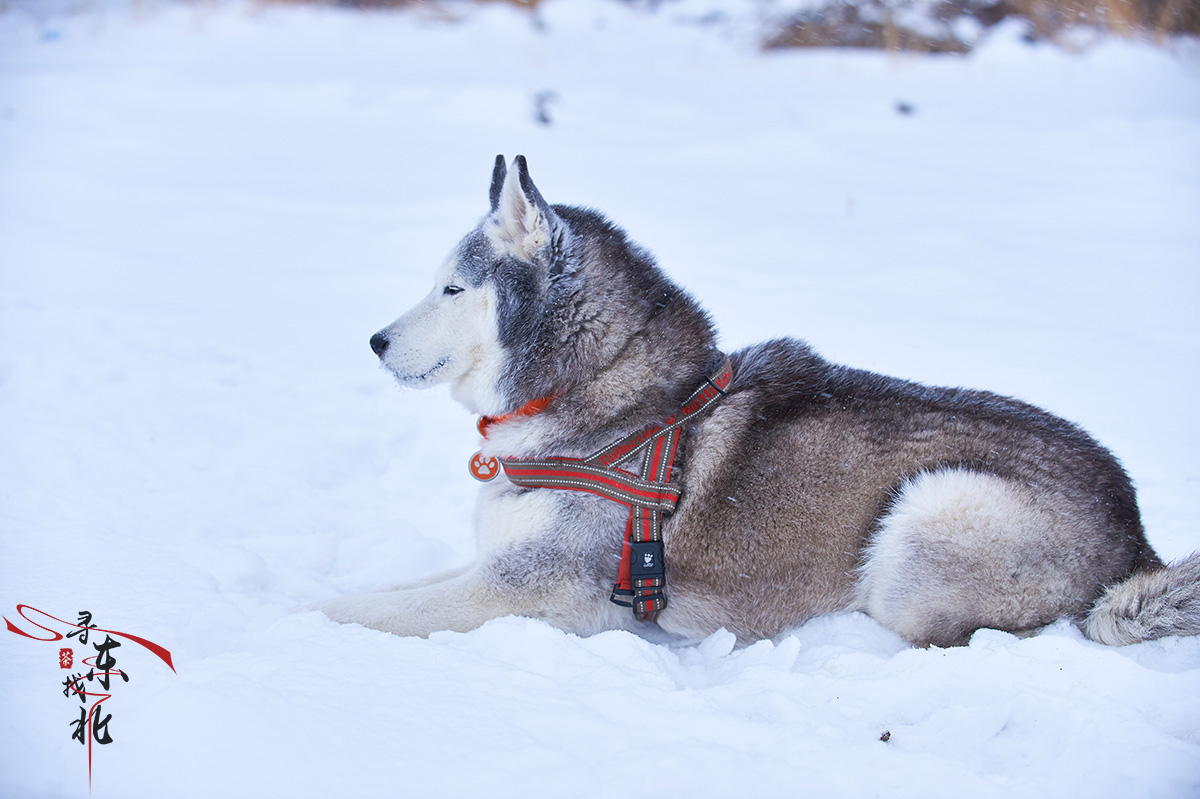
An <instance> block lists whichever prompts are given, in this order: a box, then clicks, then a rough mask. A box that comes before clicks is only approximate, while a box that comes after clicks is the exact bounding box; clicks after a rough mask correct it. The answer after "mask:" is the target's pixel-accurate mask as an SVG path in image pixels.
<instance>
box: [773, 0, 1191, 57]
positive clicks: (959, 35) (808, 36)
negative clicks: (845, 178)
mask: <svg viewBox="0 0 1200 799" xmlns="http://www.w3.org/2000/svg"><path fill="white" fill-rule="evenodd" d="M1005 20H1015V21H1016V22H1018V24H1021V25H1024V26H1025V28H1026V32H1025V36H1026V38H1027V39H1028V40H1030V41H1047V42H1064V41H1066V40H1067V39H1068V38H1069V37H1070V36H1071V35H1072V33H1074V32H1078V31H1080V30H1081V29H1082V30H1087V31H1092V32H1096V33H1109V34H1114V35H1118V36H1127V37H1128V36H1140V37H1144V38H1150V39H1153V40H1155V41H1160V42H1161V41H1164V40H1165V39H1166V38H1167V37H1168V36H1171V35H1176V34H1187V35H1193V36H1195V35H1200V0H1086V1H1084V0H827V2H825V3H822V4H819V5H815V6H813V7H812V8H810V9H807V10H804V11H800V12H797V13H794V14H791V15H788V16H786V17H784V18H783V19H780V20H778V22H777V24H776V25H775V26H774V29H773V30H772V31H771V32H770V33H769V34H768V35H767V37H766V39H765V41H764V43H763V46H764V47H765V48H766V49H769V50H771V49H780V48H788V47H868V48H876V49H887V50H902V51H916V52H928V53H965V52H969V51H970V50H971V48H972V47H973V46H974V45H975V43H976V42H977V41H978V40H979V38H980V37H981V36H982V35H983V33H985V32H986V31H987V30H988V29H989V28H992V27H993V26H995V25H997V24H999V23H1000V22H1003V21H1005Z"/></svg>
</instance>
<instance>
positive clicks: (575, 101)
mask: <svg viewBox="0 0 1200 799" xmlns="http://www.w3.org/2000/svg"><path fill="white" fill-rule="evenodd" d="M2 5H3V4H0V6H2ZM60 5H61V4H60ZM716 6H722V7H724V8H725V9H726V13H725V15H724V16H717V15H712V14H708V13H707V12H708V11H709V10H710V9H711V8H712V7H716ZM86 7H87V10H86V11H85V12H84V13H81V14H77V15H62V14H58V13H51V12H50V11H48V10H47V9H48V6H46V5H38V4H37V3H29V2H18V3H16V4H15V6H14V5H13V4H11V3H10V5H9V10H8V11H7V12H6V13H0V614H2V615H3V616H4V617H6V618H7V619H9V620H10V621H12V622H15V623H17V625H18V626H20V627H21V628H22V629H25V630H27V631H30V632H34V633H40V631H38V630H37V629H36V628H34V627H33V626H32V625H31V624H29V623H28V622H26V621H24V620H23V619H22V618H21V617H20V616H18V615H17V613H16V606H17V605H18V604H22V603H24V604H28V605H31V606H33V607H35V608H39V609H41V610H43V611H46V612H48V613H51V614H55V615H57V616H59V617H61V618H64V619H68V620H70V621H74V620H75V618H76V614H77V613H78V612H79V611H81V610H87V611H90V612H92V613H93V615H94V622H95V623H97V624H98V625H99V626H100V627H101V628H108V629H111V630H120V631H125V632H128V633H133V634H136V635H140V636H143V637H145V638H147V639H149V640H151V641H155V642H158V643H160V644H162V645H163V646H166V647H167V648H168V649H170V650H171V652H172V654H173V656H174V664H175V668H176V670H177V671H176V673H172V671H171V670H170V669H168V668H167V667H166V666H165V665H164V664H163V663H162V662H161V661H159V660H158V659H157V658H155V657H153V656H152V655H151V654H150V653H149V652H147V651H146V650H143V649H140V648H139V647H137V646H136V645H135V644H133V643H131V642H129V641H126V643H125V644H124V645H123V647H122V648H121V649H119V650H115V654H116V656H117V659H118V661H119V666H120V667H121V668H122V669H123V670H125V671H126V672H127V673H128V674H129V676H130V680H129V682H128V683H120V682H118V683H116V684H114V686H113V690H112V693H113V698H112V699H110V700H108V701H107V702H106V703H105V713H110V714H111V716H112V719H111V721H110V723H109V726H108V728H107V729H108V732H109V734H110V735H111V737H112V739H113V743H112V744H111V745H108V746H99V745H97V746H95V749H94V752H93V764H92V778H93V788H92V795H93V796H95V797H200V796H232V797H240V796H245V797H269V796H280V797H318V796H322V797H323V796H347V797H375V796H398V797H405V796H464V797H473V796H483V795H499V796H525V795H534V796H537V795H555V796H568V795H569V796H579V797H597V798H598V799H599V798H603V799H608V798H609V797H613V796H620V795H628V794H629V793H638V794H640V795H660V796H788V797H790V796H811V797H831V796H854V797H858V796H885V797H889V799H899V798H900V797H935V796H953V797H959V796H972V797H991V796H996V797H1000V796H1004V797H1008V796H1034V797H1060V796H1087V797H1137V796H1144V797H1191V796H1196V795H1197V794H1198V792H1200V640H1198V639H1167V640H1163V641H1158V642H1152V643H1146V644H1141V645H1137V646H1132V647H1126V648H1121V649H1113V648H1106V647H1103V646H1099V645H1096V644H1093V643H1091V642H1088V641H1086V640H1084V639H1083V638H1082V637H1081V636H1080V634H1079V633H1078V632H1077V631H1076V630H1075V629H1074V628H1073V627H1071V626H1070V625H1068V624H1066V623H1059V624H1057V625H1054V626H1052V627H1051V628H1049V629H1048V630H1046V631H1044V632H1043V633H1041V634H1040V635H1037V636H1035V637H1032V638H1028V639H1025V640H1018V639H1017V638H1014V637H1012V636H1010V635H1007V634H1003V633H998V632H993V631H982V632H980V633H978V634H977V635H976V636H975V637H974V638H973V639H972V641H971V644H970V645H969V646H967V647H961V648H957V649H950V650H940V649H931V650H918V649H913V648H910V647H907V646H905V645H904V643H903V642H902V641H900V640H898V639H897V638H896V637H895V636H893V635H892V634H890V633H889V632H887V631H886V630H884V629H882V628H881V627H879V626H878V625H877V624H875V623H874V622H873V621H871V620H870V619H868V618H866V617H863V616H859V615H845V616H837V617H827V618H819V619H815V620H813V621H812V622H810V623H809V624H807V625H805V626H803V627H802V628H801V629H799V630H798V631H796V632H795V633H794V634H792V635H789V636H785V637H782V638H780V639H778V640H775V641H764V642H760V643H758V644H755V645H753V646H751V647H749V648H745V649H735V648H734V647H733V642H732V637H731V636H729V635H726V634H723V633H718V634H715V635H713V636H711V637H709V638H708V639H706V640H704V641H701V642H666V643H664V642H661V641H658V640H655V639H654V638H653V637H649V638H642V637H637V636H634V635H630V634H626V633H609V634H604V635H598V636H595V637H593V638H587V639H580V638H577V637H573V636H570V635H566V634H563V633H561V632H558V631H557V630H554V629H552V628H550V627H548V626H546V625H545V624H542V623H540V622H537V621H531V620H527V619H517V618H509V619H501V620H498V621H495V622H492V623H490V624H488V625H486V626H484V627H483V628H482V629H480V630H477V631H475V632H472V633H468V634H450V633H441V634H435V635H434V636H432V637H431V638H430V639H429V640H420V639H404V638H398V637H394V636H389V635H385V634H382V633H377V632H373V631H370V630H366V629H363V628H360V627H353V626H339V625H336V624H333V623H332V622H330V621H328V620H327V619H325V618H324V617H323V616H321V615H320V614H317V613H314V612H307V611H304V610H303V609H302V608H304V607H305V606H307V605H309V604H310V603H313V602H316V601H319V600H323V599H327V598H330V597H333V596H336V595H341V594H346V593H353V592H361V591H366V590H371V589H375V588H379V587H382V586H385V585H389V584H394V583H396V582H399V581H402V580H404V579H408V578H412V577H417V576H420V575H423V574H426V573H430V572H433V571H436V570H440V569H443V568H447V567H450V566H453V565H455V564H457V563H460V562H464V561H466V560H468V559H469V558H470V557H471V555H472V538H471V533H470V518H471V500H470V497H471V495H472V494H473V491H474V484H473V482H472V481H471V479H470V477H469V476H468V475H467V471H466V469H465V464H466V460H467V457H468V456H469V454H470V453H471V452H473V451H474V449H475V433H474V429H473V428H474V425H473V419H472V418H470V417H469V416H468V415H467V413H466V412H465V411H463V410H462V409H461V408H459V407H457V406H456V405H454V404H453V403H451V402H450V400H449V398H448V396H447V394H446V393H445V391H444V390H440V391H439V390H435V391H433V392H428V393H404V392H401V391H399V390H397V389H395V388H394V386H393V384H392V382H391V381H390V379H389V378H388V376H387V375H385V374H384V373H382V372H381V371H380V370H379V368H378V366H377V363H376V359H375V357H374V356H373V355H372V354H371V352H370V350H369V348H368V346H367V339H368V337H369V336H370V334H371V333H373V332H374V331H375V330H377V329H378V328H380V327H382V326H383V325H385V324H386V323H388V322H390V321H391V320H392V319H393V318H394V317H395V316H397V315H398V314H399V313H400V312H401V311H403V310H404V309H406V308H407V307H408V306H409V305H410V304H411V303H412V302H414V301H415V300H416V299H417V298H418V297H419V296H420V295H422V294H423V293H424V292H425V291H426V290H427V289H428V287H429V285H430V280H431V275H432V271H433V269H434V267H435V266H436V265H437V264H438V262H439V261H440V259H441V258H442V257H443V256H444V254H445V252H446V251H448V249H449V248H450V246H451V245H452V244H453V243H454V242H455V241H456V239H457V238H458V236H459V235H460V234H461V233H463V232H464V231H465V230H466V229H467V228H468V227H469V226H470V225H472V224H473V223H474V221H475V220H476V219H477V218H478V216H480V215H481V214H482V213H483V212H484V211H485V210H486V192H487V187H488V178H489V175H490V168H491V162H492V158H493V157H494V156H495V154H496V153H506V154H508V155H510V156H511V155H515V154H517V153H524V154H526V155H527V156H528V157H529V159H530V165H531V169H532V171H533V174H534V177H535V179H536V180H537V181H538V184H539V186H540V187H541V189H542V190H543V192H544V193H545V194H546V195H547V198H548V199H550V200H551V201H552V202H568V203H578V204H587V205H592V206H594V207H597V208H600V209H603V210H604V211H606V212H607V213H608V214H610V215H611V216H612V217H613V218H614V219H615V220H617V221H618V222H620V223H622V224H623V225H625V226H626V227H627V229H628V230H629V231H630V233H631V234H632V235H633V236H634V237H635V238H636V239H638V240H639V241H641V242H643V243H644V244H646V245H647V246H649V247H650V248H651V249H653V250H654V251H655V252H656V253H657V255H658V256H659V259H660V261H661V262H662V264H663V265H664V267H665V268H666V269H667V271H668V272H669V273H670V274H671V275H673V276H674V277H675V278H676V279H678V280H679V281H680V282H681V283H682V284H684V285H685V286H687V287H688V288H689V289H691V290H692V291H693V293H694V294H695V295H696V296H698V297H699V298H700V299H701V300H702V301H703V302H705V303H706V304H707V305H708V307H709V308H710V309H711V310H712V312H713V316H714V319H715V320H716V322H717V324H718V326H719V327H720V328H721V330H722V331H723V339H722V340H723V343H724V345H725V346H726V347H727V348H728V349H733V348H736V347H738V346H741V345H744V344H747V343H750V342H753V341H755V340H758V339H761V338H764V337H768V336H776V335H783V334H791V335H798V336H802V337H805V338H807V339H808V340H809V341H810V342H811V343H812V344H813V345H814V346H815V347H816V348H817V349H818V350H819V351H821V352H823V353H824V354H825V355H827V356H829V357H831V358H833V359H835V360H839V361H844V362H848V363H852V364H855V365H858V366H862V367H868V368H873V369H877V370H880V371H885V372H888V373H892V374H897V375H901V376H904V377H907V378H911V379H917V380H922V381H925V382H933V383H943V384H962V385H970V386H976V387H983V388H989V389H992V390H996V391H1000V392H1004V393H1010V394H1014V395H1017V396H1020V397H1022V398H1024V399H1026V400H1029V401H1032V402H1034V403H1036V404H1039V405H1042V406H1044V407H1048V408H1050V409H1052V410H1054V411H1056V412H1058V413H1060V414H1062V415H1064V416H1066V417H1068V418H1070V419H1073V420H1075V421H1077V422H1079V423H1081V424H1083V425H1084V426H1085V427H1086V428H1088V429H1089V430H1090V431H1092V432H1093V433H1094V434H1095V435H1096V436H1097V437H1098V438H1099V439H1100V440H1101V441H1102V442H1104V443H1106V444H1107V445H1108V446H1110V447H1111V448H1112V449H1113V450H1114V451H1115V452H1116V453H1117V455H1118V456H1119V457H1120V458H1121V459H1122V461H1123V462H1124V463H1125V465H1126V466H1127V467H1128V469H1129V470H1130V472H1131V474H1132V475H1133V477H1134V480H1135V481H1136V483H1137V485H1138V487H1139V491H1140V496H1141V500H1142V505H1143V513H1144V518H1145V521H1146V525H1147V528H1148V530H1149V535H1150V538H1151V541H1152V542H1153V543H1154V545H1155V546H1156V547H1157V548H1158V550H1159V551H1160V553H1161V554H1162V555H1163V556H1164V557H1168V558H1175V557H1179V556H1182V555H1184V554H1186V553H1188V552H1190V551H1191V550H1192V549H1194V548H1197V547H1200V521H1198V519H1200V493H1198V491H1197V488H1198V485H1200V426H1198V423H1197V418H1198V414H1197V412H1196V397H1197V395H1198V394H1200V313H1198V309H1200V223H1198V221H1197V220H1200V147H1198V146H1197V143H1198V142H1200V62H1198V61H1197V58H1196V56H1195V54H1194V53H1190V54H1189V53H1188V52H1181V51H1179V49H1178V48H1176V49H1175V50H1174V51H1165V50H1161V49H1154V48H1152V47H1150V46H1147V45H1138V44H1132V43H1118V42H1110V43H1107V44H1103V45H1100V46H1097V47H1095V48H1093V49H1090V50H1087V51H1085V52H1083V53H1081V54H1077V55H1070V54H1066V53H1064V52H1062V51H1059V50H1055V49H1050V48H1042V47H1039V48H1030V47H1028V46H1025V45H1023V44H1021V43H1020V42H1019V40H1018V37H1017V35H1016V32H1015V31H1013V30H1001V31H999V32H997V33H996V35H995V36H993V37H992V39H991V40H990V41H989V42H987V43H986V44H985V45H983V46H982V47H981V48H980V49H979V51H978V52H977V53H976V54H975V55H974V56H972V57H971V58H969V59H959V58H909V57H897V56H889V55H885V54H880V53H863V52H858V53H854V52H819V51H807V52H786V53H774V54H771V55H769V56H768V55H762V54H759V53H757V52H756V51H755V49H754V47H753V46H752V41H753V39H754V35H755V30H754V23H755V14H756V13H757V12H755V11H754V9H753V8H750V7H743V6H741V5H739V4H736V3H732V2H723V3H716V2H710V3H703V2H687V3H665V4H663V5H662V7H661V8H660V9H659V11H658V12H656V13H650V12H648V11H645V10H638V9H636V8H635V9H630V8H628V7H627V6H625V5H621V4H615V3H610V2H601V1H600V0H571V1H570V2H565V0H559V1H558V2H548V3H546V4H545V6H544V8H543V10H542V11H541V12H540V14H539V16H538V17H537V18H533V17H531V16H529V15H528V14H525V13H521V12H518V11H515V10H513V9H511V8H509V7H506V6H503V5H501V6H494V7H490V8H488V9H485V10H481V11H477V12H473V13H470V14H466V12H465V10H462V11H463V13H464V14H466V18H465V19H461V20H457V21H455V20H453V19H450V18H448V17H447V15H446V14H444V13H440V12H436V11H435V10H430V9H426V10H423V11H417V12H411V13H392V14H366V13H349V12H336V11H331V10H320V9H312V8H281V7H277V6H276V7H266V8H264V7H263V6H260V5H254V6H247V5H237V4H235V5H232V6H230V5H214V4H211V3H206V4H189V5H182V6H180V5H173V4H167V5H164V4H162V3H153V2H145V1H143V2H140V3H132V4H129V3H119V4H113V3H103V2H92V3H88V4H86ZM543 93H553V94H552V95H548V94H543ZM539 95H541V96H542V99H541V100H540V101H539V100H538V97H539ZM539 104H540V108H541V110H542V112H543V113H544V114H545V115H547V116H548V117H549V121H550V124H542V123H540V122H538V121H537V119H536V115H537V112H538V109H539ZM899 104H904V105H906V107H907V108H908V110H910V111H911V113H901V112H900V111H899V110H898V105H899ZM34 618H35V619H38V620H42V619H41V617H36V616H34ZM93 643H94V642H93ZM63 645H64V644H62V643H41V642H38V641H34V640H31V639H29V638H24V637H20V636H17V635H13V634H10V633H7V632H4V631H2V630H0V796H4V797H21V798H24V797H41V796H84V795H86V794H87V791H88V763H87V754H86V748H85V747H83V746H81V745H80V744H79V742H77V741H75V740H72V739H71V731H72V722H73V721H74V720H75V718H76V716H77V714H78V710H77V708H78V707H79V703H78V702H76V701H75V699H73V698H71V697H64V695H63V686H62V683H63V681H64V680H65V678H66V676H67V675H68V674H69V673H71V672H69V671H67V670H62V669H60V668H59V667H58V663H57V660H56V659H57V654H58V649H59V648H60V647H61V646H63ZM87 649H88V651H89V652H92V653H93V654H94V651H93V650H92V648H91V647H90V646H89V647H87ZM84 656H85V652H84V648H81V647H78V646H77V647H76V650H75V657H76V658H82V657H84ZM81 668H82V667H81V666H80V664H79V663H78V662H77V663H76V664H75V671H76V672H78V671H79V670H80V669H81ZM885 732H886V733H888V735H885V734H884V733H885ZM881 738H887V740H886V741H884V740H881Z"/></svg>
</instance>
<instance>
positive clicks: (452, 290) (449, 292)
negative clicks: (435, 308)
mask: <svg viewBox="0 0 1200 799" xmlns="http://www.w3.org/2000/svg"><path fill="white" fill-rule="evenodd" d="M462 293H463V290H462V289H460V288H459V287H458V286H446V288H444V289H442V294H445V295H446V296H447V297H453V296H454V295H455V294H462Z"/></svg>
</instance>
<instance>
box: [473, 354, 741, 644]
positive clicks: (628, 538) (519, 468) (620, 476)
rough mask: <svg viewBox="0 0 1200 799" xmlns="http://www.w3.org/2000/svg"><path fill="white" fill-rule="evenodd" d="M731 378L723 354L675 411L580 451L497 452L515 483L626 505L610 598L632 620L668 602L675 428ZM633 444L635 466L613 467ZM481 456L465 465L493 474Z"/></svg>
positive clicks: (675, 496)
mask: <svg viewBox="0 0 1200 799" xmlns="http://www.w3.org/2000/svg"><path fill="white" fill-rule="evenodd" d="M732 379H733V368H732V366H731V365H730V363H729V359H728V358H726V359H725V363H724V364H723V365H722V366H721V369H720V370H719V371H718V372H717V373H716V374H715V375H713V376H712V377H710V378H708V379H707V380H705V382H704V384H703V385H701V386H700V387H699V388H698V389H696V391H695V392H693V393H692V395H691V396H690V397H688V398H687V401H686V402H684V403H683V406H682V407H681V408H680V409H679V412H678V413H676V414H675V415H674V416H672V417H671V418H669V419H667V420H666V421H664V422H662V423H661V424H652V425H650V426H649V427H646V428H645V429H643V430H639V431H637V432H636V433H633V434H632V435H629V436H626V437H625V438H623V439H621V440H620V441H618V442H617V443H615V444H612V445H610V446H608V447H605V448H604V449H602V450H600V451H599V452H596V453H594V454H592V455H590V456H588V457H586V458H544V459H530V460H525V459H518V458H501V459H500V463H501V464H503V466H504V474H505V475H506V476H507V477H508V479H509V481H510V482H512V483H513V484H514V485H518V486H522V487H524V488H559V489H565V490H568V491H587V492H589V493H592V494H598V495H599V496H602V497H605V498H606V499H611V500H613V501H614V502H620V503H621V504H622V505H627V506H628V507H629V519H628V520H627V521H626V522H625V545H624V546H623V547H622V549H621V567H620V571H619V572H618V574H617V584H616V585H615V586H614V587H613V591H612V596H611V597H610V599H611V601H613V602H614V603H616V604H618V605H623V606H625V607H629V608H633V615H634V618H636V619H638V620H639V621H654V620H655V619H656V618H657V617H658V614H659V613H660V612H661V611H662V609H663V608H665V607H666V606H667V597H666V571H665V561H664V558H663V542H662V518H663V514H664V513H670V512H671V511H673V510H675V506H676V505H677V504H678V503H679V488H678V487H677V486H675V485H673V484H672V483H671V466H672V464H673V463H674V461H675V450H676V448H677V447H678V445H679V430H680V428H682V427H683V425H684V424H686V423H687V422H688V421H689V420H691V419H693V418H695V417H696V416H698V415H700V414H701V413H703V412H704V411H706V410H708V408H710V407H711V406H712V405H713V403H715V402H716V401H717V400H718V399H720V398H721V397H723V396H724V395H725V389H727V388H728V387H729V383H730V381H732ZM548 402H549V399H548V398H546V399H543V400H535V401H534V402H533V403H530V404H529V405H528V406H526V407H525V408H521V409H520V410H518V411H515V412H513V413H511V414H507V415H505V416H501V417H496V418H490V417H485V418H484V419H481V420H480V424H479V432H480V433H482V434H483V436H484V438H486V437H487V428H488V426H489V425H491V424H496V423H498V422H502V421H504V420H506V419H509V418H512V417H514V416H525V415H529V414H531V413H537V412H538V411H540V410H542V409H543V408H545V407H546V404H547V403H548ZM535 406H536V407H535ZM526 408H532V410H526ZM638 452H642V453H644V454H643V456H642V465H641V470H640V471H639V472H638V473H637V474H634V473H631V472H628V471H625V470H624V469H618V468H617V465H618V464H621V463H624V462H625V461H627V460H629V459H630V458H632V457H633V456H634V455H635V454H637V453H638ZM480 459H481V456H480V455H478V454H477V455H476V456H475V459H473V460H472V466H471V473H472V474H473V475H475V476H476V477H477V478H479V479H482V480H490V479H492V477H495V476H496V473H497V471H498V470H497V468H496V465H495V461H494V459H487V460H485V461H481V463H482V466H477V464H476V461H480ZM488 461H490V463H488Z"/></svg>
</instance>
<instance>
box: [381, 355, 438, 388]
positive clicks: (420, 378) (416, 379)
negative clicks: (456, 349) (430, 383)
mask: <svg viewBox="0 0 1200 799" xmlns="http://www.w3.org/2000/svg"><path fill="white" fill-rule="evenodd" d="M448 363H450V359H449V358H442V359H441V360H440V361H438V362H437V363H435V364H434V365H433V366H431V367H429V369H428V370H427V371H425V372H422V373H421V374H415V375H414V374H403V373H401V372H397V371H396V370H394V369H393V370H392V374H394V375H395V376H396V379H397V380H399V381H400V382H401V383H423V382H425V381H427V380H429V379H430V378H431V377H433V376H434V375H435V374H437V373H438V372H439V371H441V370H442V369H443V368H444V367H445V366H446V364H448Z"/></svg>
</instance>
